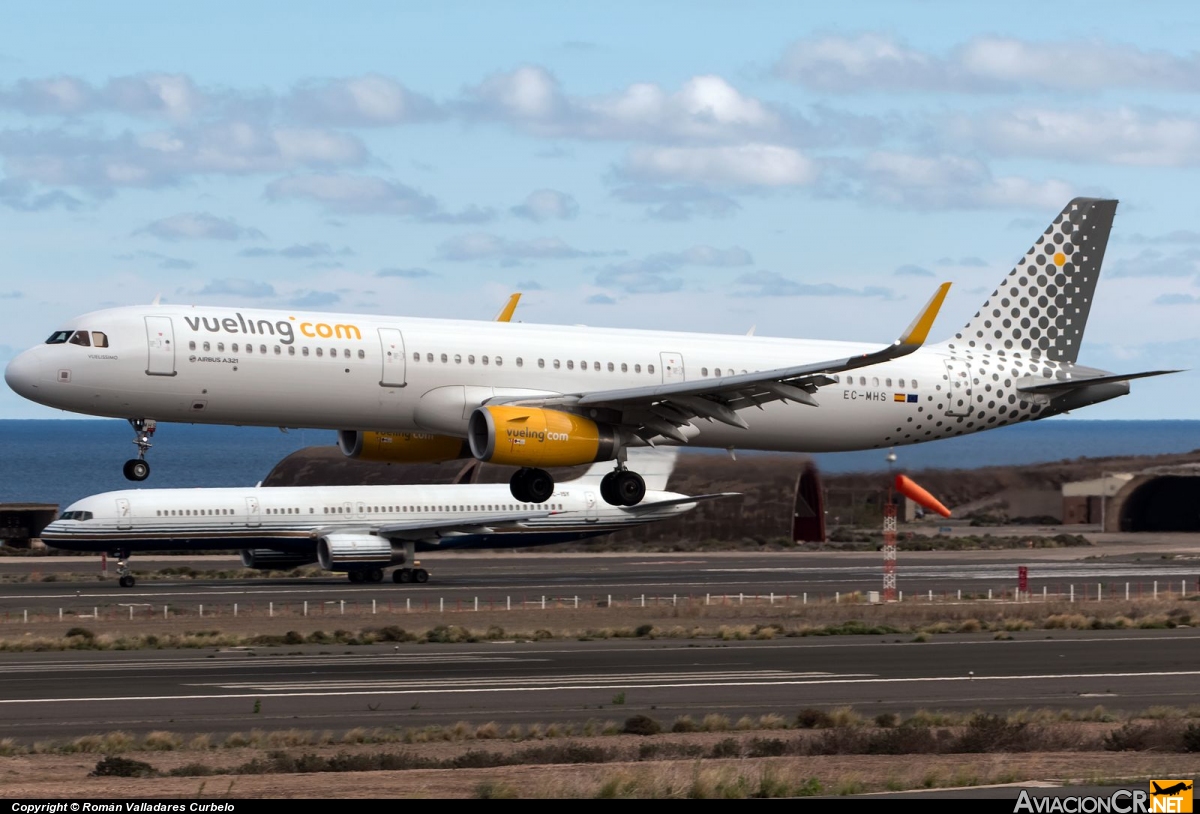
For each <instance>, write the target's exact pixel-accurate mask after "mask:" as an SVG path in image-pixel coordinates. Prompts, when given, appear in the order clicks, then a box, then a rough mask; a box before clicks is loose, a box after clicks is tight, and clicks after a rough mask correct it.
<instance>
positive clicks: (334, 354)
mask: <svg viewBox="0 0 1200 814" xmlns="http://www.w3.org/2000/svg"><path fill="white" fill-rule="evenodd" d="M329 358H330V359H336V358H337V348H330V349H329ZM429 361H431V362H432V361H433V360H432V359H430V360H429Z"/></svg>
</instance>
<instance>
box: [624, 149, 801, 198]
mask: <svg viewBox="0 0 1200 814" xmlns="http://www.w3.org/2000/svg"><path fill="white" fill-rule="evenodd" d="M619 171H620V173H621V174H622V175H623V176H625V177H628V178H633V179H639V180H649V181H675V182H682V183H698V184H721V185H732V186H751V187H753V186H762V187H784V186H805V185H808V184H811V183H813V182H814V181H815V180H816V179H817V175H818V169H817V165H816V164H815V163H814V162H813V161H812V160H811V159H809V158H807V157H805V156H804V155H802V154H801V153H800V152H799V151H797V150H793V149H792V148H790V147H781V146H778V145H774V144H739V145H733V146H725V147H639V148H635V149H634V150H632V151H630V153H629V154H628V155H627V156H626V158H625V161H624V163H623V164H622V166H621V167H620V170H619Z"/></svg>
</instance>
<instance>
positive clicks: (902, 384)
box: [888, 379, 904, 389]
mask: <svg viewBox="0 0 1200 814" xmlns="http://www.w3.org/2000/svg"><path fill="white" fill-rule="evenodd" d="M891 384H892V380H891V379H888V385H889V386H891ZM900 387H901V388H902V389H903V387H904V379H901V380H900Z"/></svg>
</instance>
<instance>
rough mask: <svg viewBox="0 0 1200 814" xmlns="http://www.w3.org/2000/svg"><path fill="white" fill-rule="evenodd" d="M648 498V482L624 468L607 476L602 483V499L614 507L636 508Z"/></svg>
mask: <svg viewBox="0 0 1200 814" xmlns="http://www.w3.org/2000/svg"><path fill="white" fill-rule="evenodd" d="M645 496H646V481H644V480H642V476H641V475H639V474H638V473H636V472H630V471H629V470H628V469H626V468H625V467H624V466H622V467H621V468H620V469H615V470H613V471H612V472H609V473H608V474H607V475H605V476H604V477H603V478H602V479H601V481H600V497H602V498H604V502H605V503H608V504H610V505H612V506H636V505H637V504H639V503H641V502H642V498H644V497H645Z"/></svg>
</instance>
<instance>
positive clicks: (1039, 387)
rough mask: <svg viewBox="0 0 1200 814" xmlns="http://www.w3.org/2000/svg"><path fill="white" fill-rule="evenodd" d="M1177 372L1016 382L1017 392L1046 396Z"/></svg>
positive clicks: (1149, 371)
mask: <svg viewBox="0 0 1200 814" xmlns="http://www.w3.org/2000/svg"><path fill="white" fill-rule="evenodd" d="M1179 372H1181V371H1178V370H1147V371H1145V372H1143V373H1125V374H1113V375H1111V376H1088V377H1087V378H1080V379H1053V380H1047V379H1037V378H1025V379H1021V380H1019V381H1018V382H1017V390H1018V391H1019V392H1022V393H1041V394H1043V395H1047V396H1054V395H1058V394H1059V393H1069V392H1071V391H1072V390H1078V389H1079V388H1081V387H1089V386H1091V385H1094V384H1113V383H1116V382H1127V381H1130V380H1132V379H1145V378H1149V377H1150V376H1166V375H1167V374H1168V373H1179Z"/></svg>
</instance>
